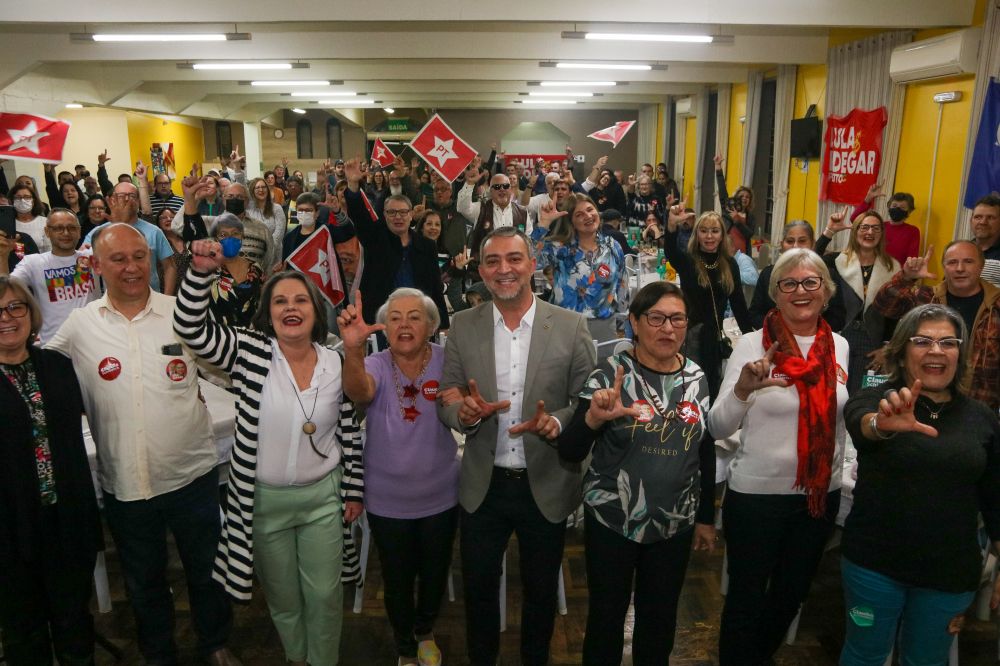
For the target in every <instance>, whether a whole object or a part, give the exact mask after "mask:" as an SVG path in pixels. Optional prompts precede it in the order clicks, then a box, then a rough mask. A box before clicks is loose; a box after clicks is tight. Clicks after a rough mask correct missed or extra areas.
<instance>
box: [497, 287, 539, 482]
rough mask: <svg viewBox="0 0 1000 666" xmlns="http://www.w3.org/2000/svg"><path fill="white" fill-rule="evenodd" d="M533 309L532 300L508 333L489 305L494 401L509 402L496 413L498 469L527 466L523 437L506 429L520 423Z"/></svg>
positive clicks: (533, 300)
mask: <svg viewBox="0 0 1000 666" xmlns="http://www.w3.org/2000/svg"><path fill="white" fill-rule="evenodd" d="M535 310H536V301H535V299H534V298H532V299H531V307H530V308H528V311H527V312H525V313H524V316H523V317H521V322H520V323H519V324H518V326H517V328H515V329H514V330H513V331H512V330H510V329H508V328H507V325H506V324H505V323H504V320H503V315H502V314H501V313H500V310H498V309H497V306H496V305H493V359H494V362H495V363H496V370H497V400H498V401H500V400H510V408H509V409H506V410H503V411H501V412H498V413H497V419H498V422H499V423H498V429H497V447H496V454H495V461H496V465H497V466H498V467H509V468H513V469H524V468H525V467H527V466H528V462H527V459H526V458H525V455H524V438H523V437H522V436H520V435H511V434H509V433H508V430H510V428H512V427H514V426H515V425H517V424H518V423H520V422H521V415H522V411H523V410H522V406H523V400H524V377H525V375H526V374H527V372H528V349H529V348H530V347H531V327H532V326H533V325H534V322H535ZM531 412H532V413H533V412H534V409H532V410H531Z"/></svg>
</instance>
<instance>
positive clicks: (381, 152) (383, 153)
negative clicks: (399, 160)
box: [372, 139, 396, 169]
mask: <svg viewBox="0 0 1000 666" xmlns="http://www.w3.org/2000/svg"><path fill="white" fill-rule="evenodd" d="M395 159H396V156H395V155H393V154H392V151H391V150H389V146H387V145H385V142H384V141H382V139H375V145H374V146H372V162H375V163H376V164H378V165H379V166H380V167H382V168H383V169H384V168H386V167H387V166H389V165H390V164H392V162H393V160H395Z"/></svg>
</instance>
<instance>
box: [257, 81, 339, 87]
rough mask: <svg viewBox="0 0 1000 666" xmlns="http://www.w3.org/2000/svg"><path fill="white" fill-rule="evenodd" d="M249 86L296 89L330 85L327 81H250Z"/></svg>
mask: <svg viewBox="0 0 1000 666" xmlns="http://www.w3.org/2000/svg"><path fill="white" fill-rule="evenodd" d="M250 85H252V86H259V87H264V86H289V87H297V86H328V85H330V82H329V81H251V82H250Z"/></svg>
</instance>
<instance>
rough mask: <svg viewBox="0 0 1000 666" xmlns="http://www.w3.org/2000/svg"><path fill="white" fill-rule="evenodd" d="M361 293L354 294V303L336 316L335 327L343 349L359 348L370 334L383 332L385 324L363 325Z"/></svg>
mask: <svg viewBox="0 0 1000 666" xmlns="http://www.w3.org/2000/svg"><path fill="white" fill-rule="evenodd" d="M362 312H363V311H362V305H361V292H360V291H355V292H354V303H349V304H348V305H347V307H345V308H344V309H343V310H341V312H340V314H339V315H337V325H338V326H339V327H340V339H341V340H343V341H344V348H345V349H346V348H349V347H352V348H355V349H358V348H361V347H364V346H365V343H366V342H367V341H368V336H370V335H371V334H372V333H376V332H378V331H384V330H385V324H372V325H371V326H369V325H368V324H366V323H365V318H364V316H363V314H362Z"/></svg>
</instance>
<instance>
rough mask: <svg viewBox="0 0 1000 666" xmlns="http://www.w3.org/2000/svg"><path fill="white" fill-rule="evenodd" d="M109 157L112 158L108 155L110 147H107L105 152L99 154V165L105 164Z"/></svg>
mask: <svg viewBox="0 0 1000 666" xmlns="http://www.w3.org/2000/svg"><path fill="white" fill-rule="evenodd" d="M109 159H111V158H110V157H108V149H107V148H105V149H104V152H103V153H101V154H100V155H98V156H97V164H98V166H104V163H105V162H107V161H108V160H109Z"/></svg>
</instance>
